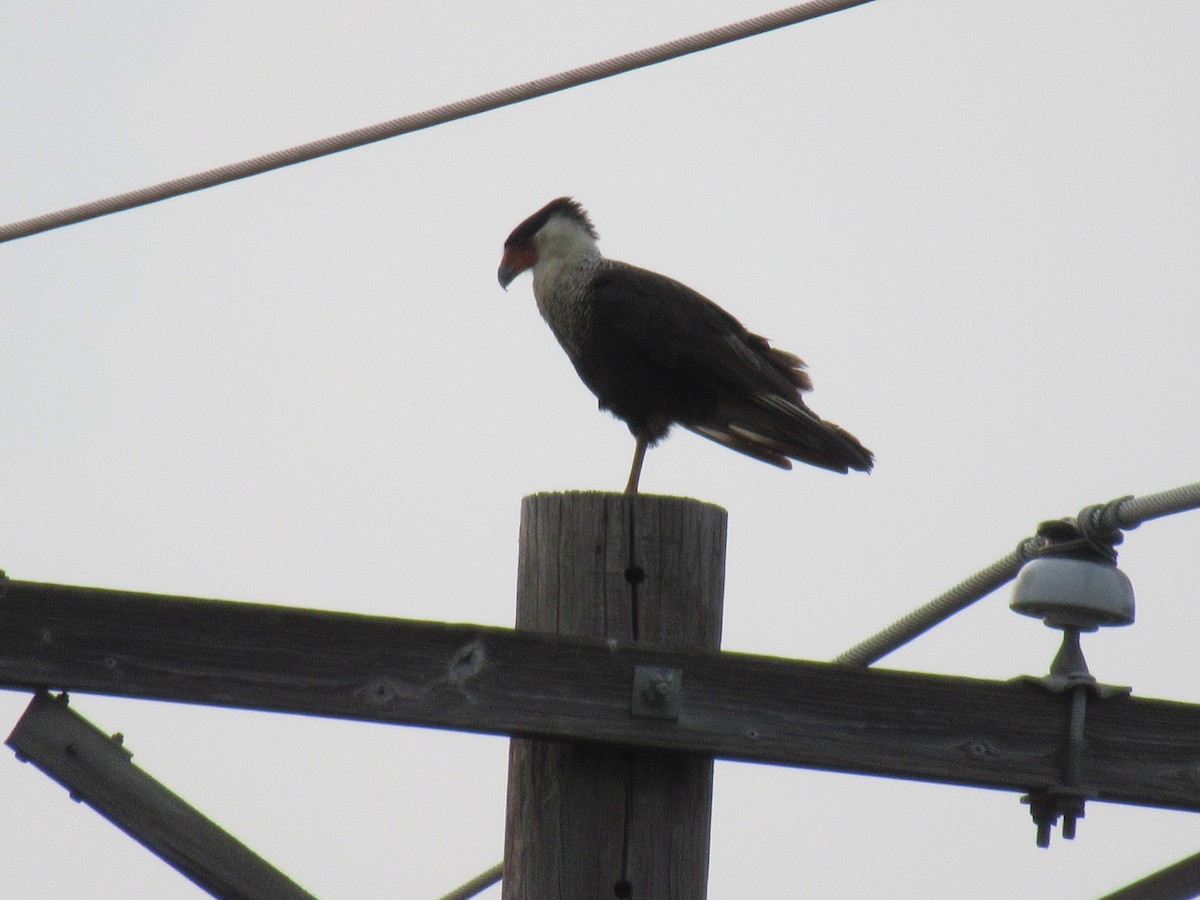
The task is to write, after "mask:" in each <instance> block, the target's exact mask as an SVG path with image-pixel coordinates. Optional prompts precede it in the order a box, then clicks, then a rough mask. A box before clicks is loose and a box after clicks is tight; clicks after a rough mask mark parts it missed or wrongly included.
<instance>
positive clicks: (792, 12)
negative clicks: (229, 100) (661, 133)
mask: <svg viewBox="0 0 1200 900" xmlns="http://www.w3.org/2000/svg"><path fill="white" fill-rule="evenodd" d="M870 2H872V0H808V2H805V3H797V4H796V5H794V6H789V7H787V8H786V9H781V10H777V11H775V12H772V13H766V14H764V15H760V16H755V17H753V18H750V19H744V20H742V21H740V22H734V23H732V24H729V25H723V26H720V27H718V28H713V29H710V30H708V31H702V32H699V33H697V34H693V35H690V36H688V37H683V38H677V39H675V40H672V41H668V42H666V43H665V44H658V45H656V46H653V47H648V48H645V49H643V50H637V51H634V52H632V53H625V54H622V55H621V56H614V57H612V58H611V59H607V60H603V61H601V62H596V63H591V64H589V65H586V66H580V67H578V68H575V69H568V70H566V71H564V72H559V73H558V74H556V75H550V76H546V77H544V78H538V79H535V80H533V81H527V82H524V83H522V84H517V85H513V86H512V87H507V88H502V89H500V90H496V91H490V92H488V93H486V94H480V95H479V96H476V97H471V98H469V99H466V100H459V101H457V102H455V103H449V104H446V105H445V106H437V107H434V108H433V109H427V110H425V111H424V112H419V113H414V114H412V115H407V116H402V117H400V118H398V119H392V120H390V121H387V122H380V123H379V124H377V125H369V126H367V127H365V128H356V129H354V130H353V131H346V132H343V133H342V134H337V135H333V136H332V137H327V138H322V139H321V140H317V141H310V142H308V143H305V144H299V145H298V146H295V147H291V148H289V149H286V150H277V151H275V152H273V153H267V154H265V155H263V156H255V157H253V158H251V159H246V160H243V161H241V162H236V163H230V164H228V165H224V166H218V167H217V168H215V169H208V170H206V171H203V172H197V173H195V174H193V175H188V176H185V177H182V178H173V179H171V180H170V181H164V182H161V183H159V184H154V185H150V186H149V187H144V188H140V189H138V190H134V191H128V192H126V193H123V194H115V195H113V196H111V197H106V198H103V199H100V200H93V201H91V202H89V203H83V204H81V205H79V206H71V207H68V208H66V209H61V210H58V211H57V212H51V213H46V214H44V215H40V216H34V217H33V218H31V219H24V220H22V221H19V222H13V223H11V224H9V225H2V226H0V243H3V242H5V241H12V240H16V239H17V238H23V237H29V236H30V235H34V234H39V233H41V232H43V231H50V230H52V229H54V228H62V227H64V226H66V225H74V224H76V223H78V222H84V221H87V220H88V219H95V218H99V217H100V216H107V215H110V214H112V213H116V212H121V211H123V210H127V209H134V208H135V207H138V206H146V205H147V204H150V203H156V202H158V201H160V200H166V199H168V198H170V197H178V196H179V195H181V194H188V193H192V192H194V191H200V190H204V189H205V188H210V187H216V186H217V185H219V184H227V183H228V182H231V181H237V180H239V179H242V178H249V177H250V176H252V175H261V174H262V173H264V172H270V171H272V170H274V169H281V168H283V167H284V166H291V165H295V164H296V163H301V162H306V161H308V160H310V159H316V158H318V157H321V156H328V155H330V154H333V153H340V152H341V151H343V150H349V149H352V148H354V147H361V146H363V145H365V144H371V143H374V142H376V141H382V140H386V139H387V138H392V137H398V136H399V135H402V134H408V133H410V132H413V131H420V130H423V129H425V128H431V127H433V126H434V125H442V124H444V123H446V122H452V121H454V120H456V119H463V118H466V117H468V116H474V115H478V114H479V113H483V112H490V111H491V110H494V109H499V108H501V107H504V106H511V105H513V104H515V103H521V102H522V101H525V100H532V99H533V98H535V97H541V96H544V95H546V94H553V93H555V92H557V91H562V90H566V89H567V88H572V87H578V86H579V85H581V84H588V83H589V82H593V81H599V80H601V79H603V78H609V77H611V76H613V75H620V74H623V73H625V72H630V71H633V70H635V69H641V68H645V67H646V66H651V65H654V64H655V63H660V62H665V61H666V60H669V59H675V58H677V57H680V56H686V55H688V54H690V53H696V52H699V51H701V50H708V49H711V48H712V47H718V46H720V45H722V44H728V43H732V42H733V41H738V40H742V39H743V38H748V37H753V36H755V35H759V34H763V33H764V32H768V31H774V30H776V29H779V28H784V27H786V26H788V25H795V24H797V23H799V22H804V21H807V20H809V19H816V18H818V17H820V16H824V15H828V14H829V13H833V12H839V11H841V10H844V9H849V8H851V7H854V6H862V5H863V4H865V3H870Z"/></svg>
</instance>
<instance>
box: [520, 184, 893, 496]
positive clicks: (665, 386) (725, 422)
mask: <svg viewBox="0 0 1200 900" xmlns="http://www.w3.org/2000/svg"><path fill="white" fill-rule="evenodd" d="M598 240H599V234H598V232H597V231H596V229H595V226H593V224H592V221H591V219H590V217H589V216H588V213H587V211H586V210H585V209H584V207H583V206H582V205H581V204H580V203H579V201H577V200H574V199H572V198H571V197H559V198H558V199H556V200H552V201H551V202H550V203H547V204H546V205H545V206H544V207H542V208H541V209H540V210H538V211H537V212H535V213H534V214H533V215H531V216H529V218H527V219H525V221H523V222H521V224H520V225H518V226H517V227H516V228H515V229H513V232H512V234H510V235H509V236H508V239H507V240H506V241H505V242H504V252H503V256H502V258H501V262H500V268H499V271H498V272H497V277H498V279H499V281H500V286H501V287H502V288H504V289H505V290H507V289H508V286H509V285H510V284H511V283H512V282H513V280H514V279H516V277H517V276H518V275H520V274H521V273H523V272H525V271H527V270H532V271H533V295H534V298H535V300H536V301H537V308H538V311H539V312H540V313H541V315H542V318H543V319H545V321H546V324H547V325H549V326H550V330H551V331H552V332H553V333H554V336H555V337H556V338H557V339H558V342H559V344H560V345H561V346H562V348H563V350H564V351H565V352H566V354H567V356H568V357H569V358H570V360H571V363H572V364H573V365H574V367H575V371H576V372H577V373H578V375H579V377H580V379H581V380H582V381H583V383H584V384H585V385H587V387H588V388H589V389H590V390H591V391H592V393H593V394H595V395H596V398H597V400H598V401H599V407H600V409H601V410H602V411H603V410H608V411H609V412H611V413H612V414H613V415H614V416H616V417H617V418H618V419H620V420H622V421H623V422H625V424H626V425H628V427H629V431H630V433H631V434H632V435H633V437H634V439H635V441H636V444H635V447H634V454H633V465H632V467H631V469H630V472H629V480H628V482H627V483H626V485H625V494H627V495H632V494H636V493H637V490H638V482H639V480H640V477H641V472H642V464H643V462H644V460H645V456H646V450H647V449H648V448H650V447H653V446H654V445H655V444H657V443H658V442H659V441H661V440H662V439H663V438H665V437H666V436H667V433H668V432H669V431H670V430H671V427H672V426H673V425H681V426H683V427H684V428H686V429H688V430H689V431H692V432H694V433H696V434H699V435H701V436H702V437H706V438H708V439H709V440H712V441H715V442H717V443H718V444H723V445H724V446H726V447H729V448H730V449H733V450H736V451H738V452H739V453H743V454H745V455H746V456H750V457H753V458H754V459H758V460H761V461H763V462H766V463H770V464H771V465H774V466H778V467H780V468H782V469H790V468H792V462H791V461H792V460H796V461H797V462H802V463H807V464H809V465H812V466H817V467H819V468H822V469H829V470H831V471H834V472H841V473H846V472H848V471H849V470H851V469H854V470H856V471H860V472H869V471H870V470H871V468H872V466H873V465H874V456H873V454H872V453H871V451H870V450H868V449H867V448H866V447H864V446H863V445H862V444H861V443H859V441H858V439H857V438H856V437H854V436H853V435H852V434H850V433H849V432H848V431H846V430H845V429H843V428H841V427H839V426H838V425H834V424H833V423H832V422H827V421H825V420H823V419H822V418H821V417H820V416H818V415H817V414H816V413H814V412H813V411H812V410H811V409H809V407H808V406H807V404H806V403H805V402H804V399H803V397H802V393H803V392H805V391H809V390H811V389H812V380H811V379H810V378H809V375H808V372H807V371H806V366H805V364H804V362H803V361H802V360H801V359H800V358H799V357H797V356H795V355H794V354H792V353H788V352H787V351H785V350H781V349H778V348H776V347H772V346H771V344H770V343H769V341H768V340H767V339H766V338H764V337H761V336H759V335H757V334H752V333H751V332H749V331H748V330H747V329H746V328H745V326H743V325H742V323H741V322H739V321H738V320H737V319H735V318H734V317H733V316H732V315H731V314H729V313H728V312H726V311H725V310H724V309H722V308H721V307H720V306H718V305H717V304H716V303H714V302H713V301H712V300H709V299H708V298H707V297H705V296H703V295H702V294H700V293H698V292H697V291H695V290H693V289H692V288H690V287H688V286H687V285H684V284H682V283H681V282H678V281H676V280H674V279H673V278H669V277H667V276H665V275H660V274H658V273H657V272H651V271H648V270H646V269H642V268H639V267H637V266H634V265H630V264H629V263H625V262H620V261H618V260H615V259H608V258H607V257H605V256H604V255H603V254H602V253H601V252H600V249H599V247H598V245H597V242H598Z"/></svg>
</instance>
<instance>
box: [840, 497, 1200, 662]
mask: <svg viewBox="0 0 1200 900" xmlns="http://www.w3.org/2000/svg"><path fill="white" fill-rule="evenodd" d="M1197 508H1200V482H1195V483H1193V484H1187V485H1184V486H1183V487H1178V488H1173V489H1171V490H1169V491H1162V492H1161V493H1157V494H1147V495H1145V496H1144V497H1121V498H1120V499H1117V500H1113V501H1111V502H1109V503H1106V504H1102V505H1096V506H1089V507H1086V508H1085V509H1084V510H1083V511H1082V512H1080V513H1079V515H1078V516H1077V517H1076V519H1075V521H1076V522H1078V523H1079V525H1080V527H1081V529H1083V530H1084V531H1085V532H1086V531H1088V530H1089V529H1117V530H1118V536H1119V531H1120V530H1124V531H1128V530H1131V529H1133V528H1137V527H1138V525H1140V524H1142V523H1143V522H1146V521H1149V520H1150V519H1157V518H1160V517H1162V516H1167V515H1171V514H1172V513H1179V512H1184V511H1186V510H1189V509H1197ZM1044 549H1045V545H1044V544H1043V542H1042V541H1041V539H1039V538H1036V537H1029V538H1026V539H1025V540H1023V541H1021V543H1020V544H1018V545H1017V549H1016V550H1014V551H1013V552H1012V553H1009V554H1008V555H1007V556H1004V557H1002V558H1000V559H998V560H996V562H994V563H992V564H991V565H990V566H988V567H987V568H985V569H981V570H980V571H978V572H976V573H975V574H974V575H971V576H970V577H969V578H967V579H965V580H964V581H962V582H960V583H959V584H957V585H955V586H954V587H952V588H951V589H950V590H948V591H946V592H945V593H944V594H941V595H939V596H937V597H935V598H934V599H933V600H930V601H929V602H928V603H926V604H925V605H924V606H922V607H920V608H918V609H915V610H913V611H912V612H910V613H909V614H908V615H906V616H904V617H902V618H900V619H898V620H896V621H895V622H893V623H892V624H891V625H889V626H888V627H887V628H885V629H883V630H882V631H880V632H879V633H877V634H874V635H872V636H871V637H869V638H867V639H866V640H865V641H862V642H861V643H859V644H855V645H854V646H853V647H851V648H850V649H849V650H847V651H846V652H844V653H842V654H840V655H838V656H836V657H834V659H833V661H834V662H835V663H843V664H845V665H850V666H869V665H871V664H872V663H874V662H877V661H878V660H880V659H881V658H883V657H884V656H887V654H889V653H891V652H892V651H893V650H895V649H897V648H899V647H902V646H903V645H904V644H907V643H908V642H909V641H911V640H912V639H913V638H915V637H918V636H919V635H922V634H924V633H925V632H926V631H928V630H929V629H931V628H933V627H934V626H935V625H938V624H940V623H941V622H943V621H945V620H946V619H948V618H950V617H951V616H952V615H954V614H955V613H957V612H961V611H962V610H964V609H966V608H967V607H968V606H970V605H971V604H972V603H974V602H975V601H976V600H979V599H980V598H981V597H984V596H986V595H988V594H990V593H991V592H992V591H994V590H996V588H998V587H1001V586H1002V585H1004V584H1007V583H1008V582H1009V581H1011V580H1012V579H1014V578H1015V577H1016V576H1017V573H1018V572H1020V571H1021V567H1022V566H1024V565H1025V563H1027V562H1029V560H1031V559H1033V558H1035V557H1037V556H1040V555H1041V553H1042V552H1043V551H1044Z"/></svg>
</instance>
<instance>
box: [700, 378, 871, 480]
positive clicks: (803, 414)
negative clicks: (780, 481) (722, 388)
mask: <svg viewBox="0 0 1200 900" xmlns="http://www.w3.org/2000/svg"><path fill="white" fill-rule="evenodd" d="M756 399H758V400H759V401H760V402H758V403H744V404H742V403H739V404H737V406H736V408H730V409H726V410H723V412H724V415H722V416H721V420H722V421H723V422H724V424H723V425H713V424H705V425H704V426H699V427H697V426H692V425H686V424H685V427H687V428H689V429H690V430H692V431H694V432H696V433H697V434H700V435H702V436H704V437H706V438H708V439H709V440H713V441H716V442H717V443H719V444H724V445H725V446H726V447H729V448H731V449H733V450H737V451H738V452H740V453H744V454H746V455H747V456H752V457H754V458H755V459H761V460H763V461H764V462H769V463H771V464H772V465H776V466H779V467H780V468H785V469H790V468H791V463H789V462H788V459H789V458H790V459H795V460H798V461H800V462H804V463H808V464H809V465H813V466H818V467H820V468H822V469H829V470H831V471H834V472H842V473H845V472H848V471H849V470H850V469H855V470H857V471H860V472H869V471H871V467H872V466H873V465H874V462H875V460H874V457H873V455H872V454H871V451H870V450H868V449H867V448H866V447H864V446H863V445H862V444H861V443H859V441H858V439H857V438H856V437H854V435H852V434H850V432H848V431H846V430H845V429H844V428H842V427H840V426H838V425H835V424H833V423H832V422H826V421H825V420H824V419H822V418H820V417H819V416H818V415H816V413H814V412H813V411H812V410H810V409H809V408H808V407H807V406H804V405H803V404H802V403H793V402H792V401H790V400H788V399H787V398H785V397H780V396H777V395H768V396H764V397H760V398H756Z"/></svg>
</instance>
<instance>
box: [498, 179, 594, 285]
mask: <svg viewBox="0 0 1200 900" xmlns="http://www.w3.org/2000/svg"><path fill="white" fill-rule="evenodd" d="M598 237H599V235H598V234H596V229H595V228H594V227H593V226H592V221H591V219H589V218H588V214H587V212H586V211H585V210H584V208H583V207H582V206H580V204H579V202H578V201H576V200H572V199H571V198H570V197H559V198H558V199H557V200H552V201H550V202H549V203H547V204H546V205H545V206H543V207H542V208H541V209H539V210H538V211H537V212H535V213H534V214H533V215H532V216H530V217H529V218H528V219H526V220H525V221H524V222H522V223H521V224H520V225H518V226H517V227H516V228H514V229H513V233H512V234H510V235H509V236H508V240H506V241H505V242H504V256H503V257H502V258H501V260H500V270H499V271H498V272H497V273H496V276H497V278H499V280H500V286H501V287H502V288H505V289H507V288H508V286H509V284H511V283H512V280H513V279H514V278H516V277H517V276H518V275H520V274H521V273H522V272H524V271H525V270H527V269H532V268H533V267H534V266H536V265H537V264H538V263H539V262H540V261H542V260H544V259H547V258H554V257H560V258H562V257H569V256H573V255H584V256H587V257H588V258H592V257H596V256H599V254H600V251H599V250H598V249H597V248H596V240H597V238H598Z"/></svg>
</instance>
